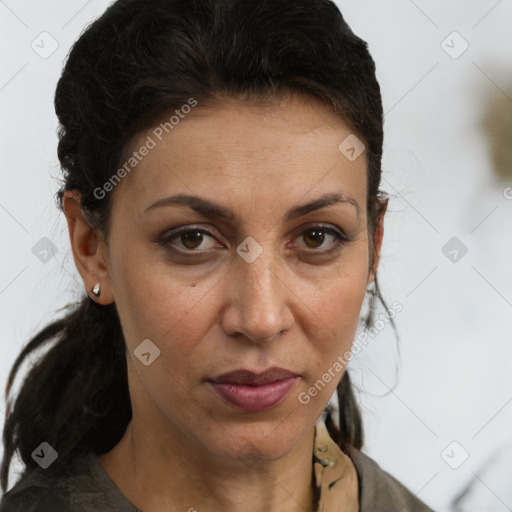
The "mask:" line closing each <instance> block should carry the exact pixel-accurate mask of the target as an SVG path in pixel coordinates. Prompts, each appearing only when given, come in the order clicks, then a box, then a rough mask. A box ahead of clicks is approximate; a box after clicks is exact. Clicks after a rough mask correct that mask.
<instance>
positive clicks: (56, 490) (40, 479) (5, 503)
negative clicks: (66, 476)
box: [0, 468, 70, 512]
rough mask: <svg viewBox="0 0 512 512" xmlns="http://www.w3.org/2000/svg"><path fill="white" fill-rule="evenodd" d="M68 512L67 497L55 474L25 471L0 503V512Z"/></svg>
mask: <svg viewBox="0 0 512 512" xmlns="http://www.w3.org/2000/svg"><path fill="white" fill-rule="evenodd" d="M36 511H37V512H69V511H70V502H69V495H68V492H67V489H66V486H65V485H64V482H63V480H62V477H60V478H59V476H58V475H57V473H56V472H51V471H48V472H47V470H44V469H42V468H37V469H29V470H26V471H25V472H24V473H23V474H22V476H21V478H20V479H19V480H18V482H16V484H15V485H14V486H13V487H12V489H10V490H9V491H8V492H6V493H5V494H4V495H3V497H2V501H1V502H0V512H36Z"/></svg>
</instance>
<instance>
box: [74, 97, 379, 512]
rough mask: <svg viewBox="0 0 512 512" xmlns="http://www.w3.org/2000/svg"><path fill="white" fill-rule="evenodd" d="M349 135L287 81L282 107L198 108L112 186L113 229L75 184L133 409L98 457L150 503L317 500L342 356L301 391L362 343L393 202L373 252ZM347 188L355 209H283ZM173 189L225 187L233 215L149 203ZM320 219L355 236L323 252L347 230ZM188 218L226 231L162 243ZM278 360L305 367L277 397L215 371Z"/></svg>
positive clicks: (219, 192) (91, 276)
mask: <svg viewBox="0 0 512 512" xmlns="http://www.w3.org/2000/svg"><path fill="white" fill-rule="evenodd" d="M151 133H152V131H151V130H148V131H147V132H145V133H142V134H140V136H139V138H138V140H136V141H134V144H133V149H136V148H140V146H141V145H142V144H143V143H144V142H145V141H146V140H147V136H148V135H151ZM351 133H352V132H351V130H350V129H349V128H348V127H347V126H345V125H344V124H343V123H342V122H341V121H340V120H339V118H337V117H334V115H333V114H332V113H331V112H330V111H329V110H327V109H326V107H325V106H323V105H322V104H320V103H317V101H316V100H314V99H312V98H307V99H305V98H302V97H300V96H291V97H288V98H283V99H281V101H280V102H279V103H278V104H277V103H276V104H274V105H272V106H271V108H269V105H265V106H263V105H259V106H258V105H253V104H248V103H242V102H238V101H235V100H225V101H224V102H223V103H222V104H218V105H216V106H214V107H211V108H200V106H199V107H197V108H196V109H194V110H193V111H192V113H190V114H189V115H188V116H187V117H186V118H185V119H183V120H181V122H180V123H179V125H177V126H176V127H175V128H174V129H173V130H172V131H170V132H169V134H167V135H166V136H165V138H164V139H163V140H162V142H159V143H158V144H157V146H156V147H155V148H154V149H152V150H151V151H150V152H149V154H148V155H147V156H146V157H145V158H144V159H143V160H142V161H141V162H140V163H139V164H138V165H137V167H136V168H135V169H134V170H133V171H132V172H131V173H130V174H128V175H127V176H126V177H125V178H124V179H123V180H122V181H121V183H120V184H119V185H117V187H116V188H115V189H114V191H113V192H111V193H113V194H114V195H113V198H112V199H113V209H112V225H111V226H112V227H111V236H110V239H109V240H108V244H107V243H106V242H105V240H104V239H103V237H102V234H101V232H98V231H95V230H93V229H92V228H90V226H89V224H88V223H87V222H86V220H85V218H84V217H83V215H82V213H81V210H80V209H79V204H78V201H79V196H77V195H76V194H73V193H71V192H69V193H67V194H66V197H65V201H64V208H65V213H66V217H67V220H68V225H69V234H70V240H71V245H72V250H73V256H74V260H75V263H76V266H77V269H78V271H79V272H80V274H81V276H82V278H83V281H84V285H85V287H86V289H87V290H91V288H92V287H93V286H94V284H95V283H96V282H100V283H101V296H100V297H99V298H96V297H94V296H93V295H92V294H90V296H91V298H93V299H94V300H96V301H97V302H98V303H100V304H110V303H112V302H113V301H115V302H116V307H117V310H118V312H119V317H120V320H121V325H122V328H123V333H124V335H125V339H126V345H127V362H128V379H129V388H130V396H131V401H132V410H133V419H132V421H131V422H130V424H129V426H128V428H127V431H126V433H125V435H124V437H123V438H122V440H121V441H120V442H119V443H118V444H117V445H116V446H115V447H114V448H113V449H112V451H110V452H108V453H106V454H103V455H101V456H100V457H99V458H100V461H101V463H102V465H103V467H104V468H105V470H106V471H107V473H108V474H109V475H110V476H111V478H112V479H113V481H114V482H115V483H116V485H117V486H118V487H119V488H120V490H121V491H122V492H123V494H124V495H125V496H126V497H127V498H128V499H129V500H130V501H131V502H132V503H133V504H134V505H135V506H136V507H138V508H140V509H141V510H151V511H152V512H160V511H168V510H173V511H174V510H176V511H178V510H184V511H187V510H188V511H190V512H192V511H193V510H194V509H195V510H197V511H198V512H207V511H211V512H213V511H217V512H218V511H229V512H238V511H242V510H243V511H244V512H263V511H265V512H273V511H280V512H283V511H286V512H295V511H297V512H298V511H304V510H309V509H310V504H311V500H312V496H313V494H312V493H313V488H312V465H311V453H312V447H313V440H314V437H313V435H314V424H315V422H316V421H317V420H318V419H319V417H320V415H321V413H322V411H323V410H324V409H325V407H326V406H327V404H328V402H329V399H330V398H331V396H332V394H333V393H334V392H335V389H336V385H337V384H338V382H339V380H340V379H341V376H342V372H338V373H337V374H336V378H335V379H332V380H331V381H330V382H329V383H327V384H326V385H325V387H324V388H323V389H322V391H320V392H319V393H318V394H317V395H316V396H315V397H312V398H311V401H310V402H309V403H308V404H307V405H303V404H301V403H300V402H299V400H298V395H299V393H301V392H307V390H308V389H309V388H310V387H311V386H312V385H313V384H314V383H315V382H316V381H318V379H320V378H321V377H322V374H324V372H326V371H327V370H328V368H330V367H332V365H333V363H334V362H335V361H336V360H337V357H338V356H339V355H342V354H344V353H345V352H346V351H347V350H350V348H351V344H352V340H353V339H354V336H355V333H356V328H357V324H358V320H359V314H360V310H361V307H362V303H363V299H364V296H365V292H366V288H367V285H368V283H369V282H370V281H371V280H372V279H373V277H374V275H375V271H376V269H377V266H378V260H379V254H380V247H381V243H382V235H383V227H382V222H383V218H382V217H381V218H380V219H379V224H378V228H377V230H376V232H375V259H374V261H373V266H372V262H371V261H370V247H369V240H368V231H367V218H366V209H365V205H366V184H367V181H366V173H367V167H366V159H365V157H364V156H365V154H364V153H363V155H362V156H361V157H359V158H357V159H356V160H354V161H350V160H348V159H347V158H346V157H345V156H344V155H343V154H342V153H341V152H340V151H339V150H338V145H339V144H340V142H342V141H343V140H344V139H345V138H346V137H347V136H348V135H349V134H351ZM340 191H341V192H343V193H345V194H346V195H348V196H351V197H352V198H353V199H354V200H355V201H357V203H358V205H359V206H360V212H359V214H358V213H357V210H356V208H355V207H354V206H353V205H352V204H350V203H337V204H335V205H331V206H327V207H324V208H322V209H319V210H316V211H313V212H310V213H308V214H306V215H304V216H302V217H300V218H296V219H294V220H291V221H286V222H285V221H283V220H281V219H282V218H283V216H284V215H285V213H286V212H287V211H288V210H289V209H290V208H292V207H294V206H296V205H298V204H302V203H305V202H309V201H311V200H313V199H315V198H317V197H319V196H321V195H323V194H326V193H332V192H340ZM177 193H185V194H193V195H197V196H200V197H202V198H205V199H208V200H210V201H213V202H217V203H220V204H221V205H222V206H224V207H226V208H229V209H231V210H232V211H233V213H234V215H235V216H236V217H235V220H232V221H231V220H223V219H217V218H208V217H203V216H202V215H200V214H198V213H196V212H194V211H193V210H191V209H189V208H187V207H175V206H166V207H162V208H155V209H152V210H150V211H149V212H146V213H144V211H145V209H146V208H148V207H149V206H150V205H152V204H153V203H155V202H156V201H158V200H160V199H162V198H165V197H168V196H171V195H173V194H177ZM315 223H320V224H322V225H325V227H328V228H332V229H335V230H338V231H341V232H344V233H345V234H346V235H348V236H349V237H350V241H349V242H348V243H347V244H345V245H341V246H339V248H338V249H337V250H335V252H333V253H332V254H331V255H323V256H322V255H321V254H322V252H323V253H325V251H326V249H329V248H332V247H335V246H336V243H335V242H336V239H335V237H334V236H332V235H330V234H329V233H326V232H325V231H322V230H321V229H320V231H322V232H323V233H324V238H323V239H322V238H318V239H316V238H314V237H313V236H312V234H311V231H315V230H311V229H310V230H309V231H307V232H306V233H303V232H304V230H305V229H306V228H311V226H312V225H314V224H315ZM181 226H187V227H188V226H190V229H191V230H193V229H194V228H210V229H211V230H213V233H214V235H213V236H210V235H204V236H203V238H202V239H199V240H196V241H194V240H193V239H192V240H190V239H188V240H187V239H186V238H185V239H184V238H183V236H182V237H177V238H174V240H173V241H169V242H168V243H167V247H174V248H175V249H176V251H177V252H171V251H170V250H169V249H166V246H165V245H159V244H158V243H157V242H155V240H158V239H161V238H162V237H163V236H164V235H165V234H167V233H170V232H171V231H173V230H175V229H176V228H178V227H181ZM196 236H197V235H196ZM248 236H251V237H252V238H254V239H255V240H256V241H257V242H258V244H259V245H260V246H261V248H262V249H263V253H262V254H261V255H260V256H259V257H258V258H256V260H255V261H254V262H252V263H248V262H246V261H245V260H244V259H243V258H241V257H240V256H239V255H238V253H237V252H236V248H237V247H238V246H239V245H240V244H241V243H242V242H243V241H244V240H245V239H246V238H247V237H248ZM180 249H181V251H182V252H181V255H180V253H179V251H180ZM187 251H188V252H187ZM194 251H195V252H194ZM198 252H199V253H202V254H203V255H202V256H197V255H195V254H196V253H198ZM144 339H150V340H151V341H152V342H153V343H154V344H155V345H156V346H157V347H158V348H159V349H160V351H161V353H160V356H159V357H158V358H157V359H155V361H154V362H153V363H152V364H151V365H149V366H145V365H143V364H142V363H141V361H140V360H139V359H138V358H137V357H136V356H135V355H134V350H135V349H136V347H137V346H138V345H139V344H140V343H141V342H142V340H144ZM274 365H276V366H280V367H283V368H287V369H289V370H292V371H294V372H295V373H297V374H299V376H300V377H299V378H298V379H297V380H296V382H295V385H294V387H293V389H292V391H291V392H290V394H289V395H288V396H287V398H286V399H285V400H284V401H283V402H282V403H280V404H279V405H277V406H275V407H274V408H271V409H269V410H265V411H257V412H247V411H240V410H237V409H235V408H233V407H232V406H230V405H229V404H227V403H225V402H224V401H223V400H222V399H221V398H220V397H219V396H218V395H217V394H216V393H215V392H214V391H213V389H212V387H211V386H210V384H208V383H207V382H206V381H205V379H207V378H211V377H215V376H217V375H220V374H222V373H225V372H227V371H231V370H234V369H239V368H246V369H252V370H254V371H262V370H264V369H266V368H269V367H270V366H274Z"/></svg>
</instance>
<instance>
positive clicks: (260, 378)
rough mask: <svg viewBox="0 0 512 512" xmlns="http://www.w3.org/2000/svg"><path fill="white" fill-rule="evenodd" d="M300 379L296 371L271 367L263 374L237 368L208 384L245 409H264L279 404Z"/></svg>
mask: <svg viewBox="0 0 512 512" xmlns="http://www.w3.org/2000/svg"><path fill="white" fill-rule="evenodd" d="M298 379H299V375H297V374H296V373H294V372H292V371H290V370H285V369H283V368H278V367H272V368H269V369H268V370H265V371H263V372H261V373H256V372H253V371H251V370H234V371H232V372H228V373H224V374H222V375H219V376H218V377H215V378H213V379H208V383H209V384H210V385H211V387H212V388H213V390H214V391H215V392H216V394H217V395H218V396H220V398H222V399H223V400H224V402H226V403H228V404H229V405H231V406H232V407H235V408H236V409H239V410H243V411H253V412H254V411H262V410H266V409H271V408H272V407H275V406H277V405H278V404H280V403H281V402H282V401H283V400H284V399H285V398H286V397H287V396H288V395H289V394H290V392H291V390H292V388H293V386H294V384H295V383H296V381H297V380H298Z"/></svg>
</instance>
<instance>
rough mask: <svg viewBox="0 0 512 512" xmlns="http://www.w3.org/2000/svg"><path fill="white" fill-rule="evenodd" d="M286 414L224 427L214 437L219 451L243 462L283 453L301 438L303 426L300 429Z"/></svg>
mask: <svg viewBox="0 0 512 512" xmlns="http://www.w3.org/2000/svg"><path fill="white" fill-rule="evenodd" d="M292 421H293V420H290V418H287V419H286V420H282V419H281V420H280V421H278V422H271V423H255V424H252V425H240V424H239V425H237V426H236V427H232V428H230V427H225V429H223V430H224V435H223V436H222V439H219V440H217V443H216V444H217V447H218V448H217V450H216V451H218V452H220V453H219V455H220V454H221V453H222V454H223V456H224V457H226V458H228V459H231V460H236V461H238V462H247V463H265V462H272V461H275V460H278V459H281V458H283V457H285V456H286V455H287V454H288V453H290V452H291V451H292V450H293V449H294V448H295V447H296V446H297V445H298V444H299V443H300V441H301V440H302V438H303V437H304V435H305V434H306V433H307V430H308V429H307V427H304V431H301V429H300V425H297V423H295V424H294V425H292V423H291V422H292Z"/></svg>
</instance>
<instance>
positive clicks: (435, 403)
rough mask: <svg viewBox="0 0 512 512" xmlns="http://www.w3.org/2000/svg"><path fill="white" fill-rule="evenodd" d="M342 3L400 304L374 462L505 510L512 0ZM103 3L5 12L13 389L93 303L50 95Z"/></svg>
mask: <svg viewBox="0 0 512 512" xmlns="http://www.w3.org/2000/svg"><path fill="white" fill-rule="evenodd" d="M336 3H337V5H338V6H339V7H340V10H341V11H342V13H343V15H344V17H345V19H346V20H347V22H348V23H349V25H350V26H351V28H352V29H353V31H354V32H355V33H356V34H357V35H358V36H360V37H361V38H362V39H364V40H366V41H367V42H368V44H369V47H370V51H371V53H372V55H373V58H374V60H375V62H376V65H377V75H378V78H379V81H380V84H381V88H382V94H383V103H384V111H385V113H386V114H385V145H384V159H383V171H384V172H383V181H382V189H383V190H384V191H386V192H388V193H389V194H390V197H391V199H390V204H389V208H388V213H387V216H386V223H385V236H384V245H383V252H382V259H381V264H380V268H379V279H380V283H381V287H382V289H383V293H384V296H385V298H386V299H387V301H388V304H389V305H391V304H393V303H399V304H400V305H401V306H402V309H401V311H400V312H399V313H398V314H397V315H396V317H395V322H396V325H397V329H398V334H399V337H400V340H399V342H397V339H396V337H395V335H394V333H393V330H392V329H391V328H390V326H389V324H386V325H385V326H384V328H381V329H379V330H378V333H377V334H375V335H374V336H371V337H370V338H369V342H368V343H367V344H366V345H365V346H364V348H363V349H362V350H361V351H360V352H359V353H358V354H357V356H355V357H354V358H353V359H352V361H351V362H350V369H351V371H352V376H353V379H354V381H355V383H356V384H357V386H358V389H359V398H360V403H361V406H362V408H363V413H364V422H365V423H364V424H365V434H366V436H365V447H364V451H365V452H366V453H367V454H368V455H370V456H371V457H372V458H374V459H375V460H376V461H377V462H378V463H379V464H380V465H381V467H382V468H384V469H385V470H386V471H388V472H390V473H391V474H393V475H394V476H395V477H396V478H397V479H398V480H400V481H401V482H403V483H404V484H405V485H406V486H407V487H409V489H410V490H411V491H412V492H414V493H415V494H417V495H418V496H419V497H420V498H421V499H422V500H423V501H425V502H426V503H427V504H429V505H430V506H431V507H432V508H434V509H435V510H437V511H451V510H453V511H467V512H469V511H471V512H477V511H478V512H490V511H510V510H512V485H510V484H512V371H511V370H512V343H511V341H512V268H511V267H512V30H511V27H512V0H500V1H496V0H490V1H487V0H479V1H475V0H472V1H470V0H460V1H457V0H451V1H450V2H446V1H445V0H428V1H427V0H415V1H413V0H388V1H386V2H383V1H382V0H339V1H337V2H336ZM109 4H110V2H108V1H105V0H89V1H83V2H82V1H80V2H69V1H64V0H48V1H45V2H44V3H43V2H36V1H34V0H31V1H28V0H17V1H14V0H0V27H1V28H0V42H1V44H0V53H1V61H2V66H1V68H0V109H1V119H2V121H1V124H0V130H1V132H0V141H1V149H2V151H1V152H0V172H1V180H0V183H1V186H0V235H1V238H2V239H3V240H4V242H3V244H2V251H1V253H0V257H1V264H0V268H1V271H0V336H1V340H2V341H1V343H0V387H1V389H2V392H3V390H4V389H5V383H6V381H7V375H8V372H9V370H10V368H11V366H12V364H13V362H14V360H15V358H16V357H17V355H18V354H19V352H20V350H21V349H22V347H23V346H24V345H25V344H26V343H27V342H28V340H29V338H30V337H31V336H32V335H34V334H35V333H36V332H37V331H39V330H40V329H42V328H43V327H44V326H45V325H46V324H47V323H49V321H50V320H53V319H55V318H57V317H59V316H60V315H61V314H63V311H62V310H61V308H63V307H64V306H65V305H66V304H68V303H70V302H74V301H76V300H78V299H79V297H80V296H81V293H82V290H83V283H82V281H81V278H80V276H79V274H78V272H77V271H76V268H75V266H74V262H73V258H72V255H71V251H70V245H69V238H68V233H67V226H66V223H65V219H64V217H63V215H61V214H60V213H59V211H58V210H57V208H56V205H55V200H54V194H55V192H56V191H57V190H58V188H59V182H58V179H59V177H60V167H59V163H58V158H57V154H56V147H57V136H56V128H57V119H56V117H55V113H54V110H53V94H54V91H55V86H56V83H57V80H58V78H59V76H60V72H61V70H62V66H63V61H64V59H65V57H66V55H67V52H68V51H69V49H70V47H71V45H72V44H73V42H74V41H75V40H76V39H77V38H78V36H79V34H80V33H81V32H82V30H83V29H84V27H85V26H86V25H87V24H89V23H90V22H91V21H93V20H94V19H95V18H96V17H98V16H99V15H100V14H101V13H102V12H103V11H104V10H105V9H106V7H107V6H108V5H109ZM377 318H378V316H377ZM22 368H25V370H26V368H27V365H24V366H23V367H22ZM23 373H24V372H22V374H23ZM20 380H21V379H20V377H18V378H17V379H16V383H17V385H15V391H16V390H17V388H18V385H19V382H20ZM5 408H6V401H5V397H3V396H2V399H1V400H0V415H1V417H2V418H3V416H4V414H5V412H4V411H5ZM2 421H3V420H2ZM0 454H1V447H0ZM21 468H22V466H21V464H19V462H18V461H17V460H15V462H14V463H13V465H12V473H11V478H10V486H12V485H13V484H14V483H15V481H16V479H17V478H16V474H17V472H19V470H20V469H21Z"/></svg>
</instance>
